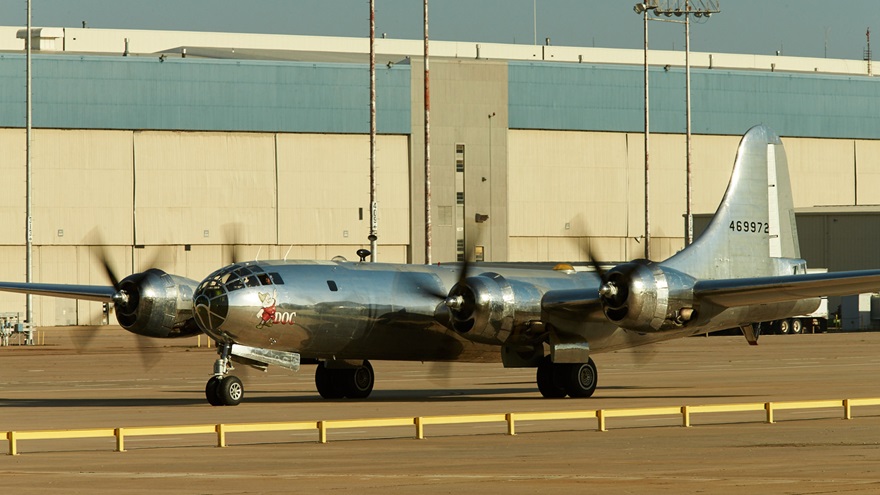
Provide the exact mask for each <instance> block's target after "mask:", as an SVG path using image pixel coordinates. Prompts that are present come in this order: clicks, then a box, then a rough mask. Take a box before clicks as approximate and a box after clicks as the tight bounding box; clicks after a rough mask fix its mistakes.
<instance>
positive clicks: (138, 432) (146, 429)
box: [115, 425, 219, 452]
mask: <svg viewBox="0 0 880 495" xmlns="http://www.w3.org/2000/svg"><path fill="white" fill-rule="evenodd" d="M115 433H116V451H117V452H125V437H145V436H159V435H193V434H204V433H215V434H216V433H217V425H189V426H138V427H134V428H116V430H115ZM218 443H219V440H218Z"/></svg>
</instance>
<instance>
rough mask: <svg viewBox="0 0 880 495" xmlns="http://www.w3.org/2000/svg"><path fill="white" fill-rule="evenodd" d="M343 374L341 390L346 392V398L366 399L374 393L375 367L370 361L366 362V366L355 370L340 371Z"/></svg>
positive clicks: (341, 376) (340, 376)
mask: <svg viewBox="0 0 880 495" xmlns="http://www.w3.org/2000/svg"><path fill="white" fill-rule="evenodd" d="M339 371H344V372H345V373H341V374H340V375H339V378H341V383H340V385H341V386H340V388H341V389H342V390H343V391H344V393H345V397H348V398H349V399H366V398H367V397H369V396H370V392H372V391H373V383H374V382H375V375H374V374H373V365H371V364H370V362H369V361H367V360H364V364H363V365H361V366H358V367H357V368H355V369H353V370H339Z"/></svg>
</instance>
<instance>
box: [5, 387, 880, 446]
mask: <svg viewBox="0 0 880 495" xmlns="http://www.w3.org/2000/svg"><path fill="white" fill-rule="evenodd" d="M857 406H880V398H858V399H842V400H808V401H786V402H756V403H744V404H708V405H699V406H680V407H678V406H675V407H642V408H631V409H600V410H579V411H549V412H519V413H505V414H466V415H453V416H418V417H415V418H411V417H406V418H372V419H334V420H325V421H294V422H279V423H243V424H210V425H182V426H141V427H127V428H92V429H71V430H28V431H8V432H6V439H7V440H8V441H9V455H18V442H19V441H20V440H52V439H80V438H104V437H108V438H109V437H115V438H116V451H118V452H125V439H126V438H127V437H133V436H159V435H195V434H213V435H216V438H217V446H218V447H225V446H226V434H227V433H247V432H267V431H296V430H311V429H317V430H318V442H320V443H327V432H328V431H329V430H331V429H345V428H380V427H391V426H413V425H414V426H415V430H416V438H419V439H424V438H425V430H424V427H425V425H453V424H467V423H502V422H503V423H506V424H507V434H508V435H515V434H516V421H548V420H572V419H592V418H596V419H597V420H598V424H597V428H598V430H599V431H607V425H606V420H607V419H608V418H622V417H643V416H665V415H669V416H674V415H681V418H682V426H685V427H688V426H690V418H691V415H693V414H703V413H724V412H747V411H762V410H763V411H765V413H766V422H767V423H773V422H774V419H775V418H774V412H775V411H780V410H793V409H822V408H837V407H842V408H843V411H844V413H843V417H844V418H845V419H852V408H853V407H857Z"/></svg>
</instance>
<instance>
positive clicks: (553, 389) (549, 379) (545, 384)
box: [535, 356, 566, 399]
mask: <svg viewBox="0 0 880 495" xmlns="http://www.w3.org/2000/svg"><path fill="white" fill-rule="evenodd" d="M560 378H561V377H560V373H559V365H556V364H553V361H551V360H550V356H544V359H542V360H541V362H540V364H538V372H537V376H536V380H535V381H537V382H538V391H539V392H541V395H542V396H544V397H545V398H547V399H561V398H563V397H565V395H566V392H565V388H564V387H563V386H562V383H561V381H560Z"/></svg>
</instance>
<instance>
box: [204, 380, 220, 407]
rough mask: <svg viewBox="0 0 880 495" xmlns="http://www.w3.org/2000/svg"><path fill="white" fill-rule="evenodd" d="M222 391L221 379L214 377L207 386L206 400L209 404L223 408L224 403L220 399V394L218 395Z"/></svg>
mask: <svg viewBox="0 0 880 495" xmlns="http://www.w3.org/2000/svg"><path fill="white" fill-rule="evenodd" d="M219 389H220V377H219V376H212V377H211V378H210V379H209V380H208V383H207V384H205V398H206V399H208V404H211V405H212V406H222V405H223V401H222V400H221V399H220V394H219V393H218V391H219Z"/></svg>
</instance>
